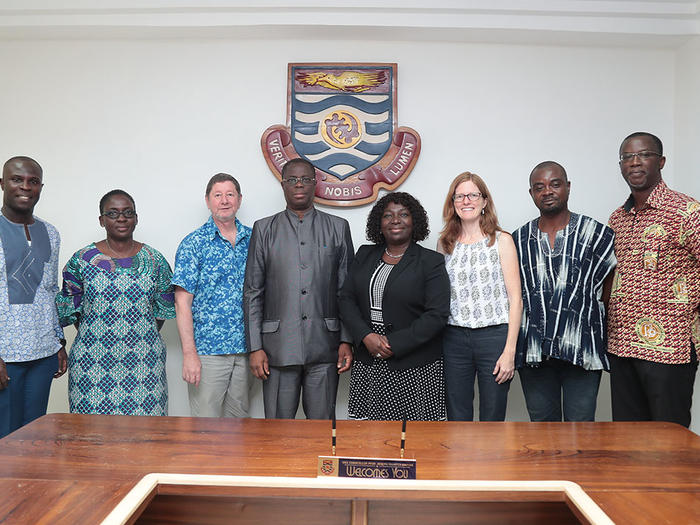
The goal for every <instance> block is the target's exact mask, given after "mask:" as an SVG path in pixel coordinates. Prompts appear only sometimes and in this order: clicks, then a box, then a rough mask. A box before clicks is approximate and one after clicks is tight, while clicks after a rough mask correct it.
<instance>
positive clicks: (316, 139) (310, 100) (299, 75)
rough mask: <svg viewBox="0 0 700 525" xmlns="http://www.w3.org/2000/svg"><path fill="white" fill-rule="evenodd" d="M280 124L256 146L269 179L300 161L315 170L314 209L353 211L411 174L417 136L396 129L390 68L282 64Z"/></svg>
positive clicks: (394, 67) (393, 74)
mask: <svg viewBox="0 0 700 525" xmlns="http://www.w3.org/2000/svg"><path fill="white" fill-rule="evenodd" d="M287 73H288V78H287V82H288V84H287V125H286V126H282V125H275V126H271V127H269V128H267V130H265V133H263V136H262V139H261V141H260V142H261V146H262V150H263V155H264V156H265V160H266V161H267V165H268V166H269V167H270V170H271V171H272V173H273V174H274V175H275V177H277V178H278V179H281V178H282V166H284V165H285V164H286V163H287V161H289V160H290V159H293V158H299V157H301V158H304V159H306V160H308V161H310V162H311V163H312V164H313V165H314V166H315V168H316V197H315V200H316V202H319V203H322V204H327V205H331V206H358V205H360V204H366V203H368V202H372V201H374V200H375V199H376V198H377V193H378V192H379V189H380V188H384V189H387V190H393V189H395V188H397V187H398V186H399V185H400V184H401V183H402V182H403V181H404V180H405V179H406V177H408V175H409V174H410V173H411V170H412V169H413V166H414V165H415V163H416V161H417V160H418V156H419V154H420V136H419V135H418V133H416V132H415V131H414V130H412V129H411V128H407V127H397V124H396V123H397V116H396V73H397V65H396V64H313V63H299V64H289V65H288V72H287Z"/></svg>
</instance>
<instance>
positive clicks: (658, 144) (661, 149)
mask: <svg viewBox="0 0 700 525" xmlns="http://www.w3.org/2000/svg"><path fill="white" fill-rule="evenodd" d="M636 137H649V138H650V139H651V140H653V141H654V143H655V144H656V147H657V149H658V150H659V151H657V153H658V154H659V155H661V156H663V154H664V145H663V143H662V142H661V139H660V138H659V137H657V136H656V135H652V134H651V133H649V132H647V131H635V132H634V133H631V134H629V135H627V136H626V137H625V139H624V140H623V141H622V143H621V144H620V151H622V144H624V143H625V142H627V141H628V140H629V139H634V138H636Z"/></svg>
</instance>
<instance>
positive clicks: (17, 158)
mask: <svg viewBox="0 0 700 525" xmlns="http://www.w3.org/2000/svg"><path fill="white" fill-rule="evenodd" d="M13 162H22V163H24V164H31V165H32V166H34V169H35V170H36V174H37V175H39V176H40V177H42V178H43V177H44V170H43V169H42V168H41V165H40V164H39V163H38V162H37V161H35V160H34V159H33V158H31V157H27V156H25V155H17V156H15V157H12V158H11V159H7V161H6V162H5V164H3V166H2V175H3V177H4V176H5V170H6V169H7V168H8V167H9V166H10V164H12V163H13Z"/></svg>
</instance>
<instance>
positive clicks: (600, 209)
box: [0, 38, 700, 429]
mask: <svg viewBox="0 0 700 525" xmlns="http://www.w3.org/2000/svg"><path fill="white" fill-rule="evenodd" d="M688 55H690V57H689V58H688V59H687V61H689V62H690V61H692V60H691V59H692V57H693V56H695V55H697V49H696V48H693V49H690V50H689V51H688ZM674 60H675V53H674V51H673V50H667V49H658V50H655V49H625V48H613V47H610V48H606V47H598V48H593V47H591V48H586V47H564V46H561V47H557V46H543V47H538V46H528V45H521V46H515V45H513V46H508V45H496V44H475V43H464V42H461V43H450V42H395V41H394V42H389V41H374V42H368V41H359V40H341V41H332V40H328V41H324V40H306V41H302V40H283V39H280V40H270V39H267V40H252V39H236V38H220V39H211V40H206V39H195V38H191V39H185V40H136V39H125V40H121V41H116V40H115V41H110V40H100V39H96V40H56V41H50V40H46V41H41V40H17V41H12V40H5V41H0V64H2V65H3V68H2V69H3V71H4V73H5V74H4V75H3V76H4V79H3V82H0V115H2V120H3V125H2V126H0V157H2V158H8V157H10V156H11V155H17V154H26V155H30V156H33V157H35V158H36V159H37V160H38V161H39V162H40V163H41V164H42V165H43V166H44V170H45V175H44V179H45V184H46V185H45V188H44V193H43V196H42V200H41V202H40V203H39V205H38V207H37V214H38V215H40V216H41V217H44V218H46V219H47V220H49V221H50V222H52V223H53V224H55V225H56V226H57V227H58V229H59V231H60V232H61V234H62V237H63V248H62V252H61V264H63V263H64V262H65V261H66V260H67V259H68V257H69V256H70V255H71V254H72V253H73V252H74V251H75V250H77V249H79V248H81V247H82V246H84V245H85V244H87V243H89V242H91V241H95V240H98V239H100V238H102V235H103V234H102V232H101V231H100V228H99V226H98V222H97V215H98V210H97V203H98V200H99V197H100V196H101V195H102V194H103V193H105V192H106V191H108V190H110V189H112V188H115V187H120V188H123V189H125V190H127V191H129V192H130V193H131V194H132V195H133V196H134V197H135V199H136V202H137V205H138V210H139V221H140V222H139V226H138V229H137V232H136V237H137V239H138V240H142V241H145V242H148V243H150V244H152V245H153V246H155V247H156V248H158V249H159V250H161V251H162V252H163V253H164V254H165V256H166V257H167V258H168V259H169V260H170V261H171V262H173V260H174V254H175V250H176V248H177V245H178V243H179V241H180V240H181V239H182V237H183V236H184V235H185V234H187V233H188V232H190V231H191V230H193V229H194V228H195V227H197V226H198V225H200V224H201V223H202V222H204V220H205V219H206V217H207V214H206V208H205V207H204V202H203V192H204V186H205V184H206V181H207V180H208V178H209V177H210V176H211V175H212V174H213V173H216V172H218V171H227V172H231V173H233V174H235V175H236V176H237V177H238V178H239V180H240V181H241V184H242V191H243V196H244V197H243V205H242V207H241V210H240V212H239V217H240V219H241V220H242V221H243V222H244V223H246V224H252V223H253V221H254V220H255V219H257V218H259V217H263V216H266V215H269V214H271V213H274V212H276V211H278V210H280V209H281V208H282V207H283V206H284V201H283V198H282V193H281V190H280V189H279V186H278V185H277V184H276V183H275V179H274V177H273V176H272V175H271V174H270V172H269V170H268V168H267V166H266V164H265V162H264V160H263V157H262V153H261V151H260V136H261V134H262V132H263V131H264V130H265V129H266V128H267V127H268V126H270V125H272V124H278V123H284V122H285V121H286V113H285V112H286V89H287V86H286V73H287V63H288V62H302V61H319V62H320V61H368V62H369V61H372V62H380V61H384V62H397V63H398V64H399V75H398V82H399V84H398V88H399V106H398V120H399V124H400V125H408V126H411V127H413V128H414V129H416V130H417V131H418V132H419V133H420V134H421V137H422V140H423V149H422V153H421V157H420V160H419V161H418V163H417V165H416V168H415V170H414V172H413V174H412V175H411V176H410V177H409V178H408V180H407V181H406V183H405V184H404V185H403V186H402V187H401V190H404V191H408V192H411V193H412V194H414V195H415V196H417V197H418V198H419V199H420V200H421V201H422V202H423V204H424V206H425V207H426V209H427V210H428V213H429V216H430V219H431V225H432V231H433V233H432V234H431V236H430V238H429V239H428V240H427V241H426V245H427V246H430V247H433V246H434V245H435V241H436V239H437V233H438V232H439V230H440V228H441V223H440V210H441V207H442V202H443V199H444V197H445V191H446V189H447V185H448V184H449V182H450V180H451V179H452V178H453V177H454V176H455V175H456V174H458V173H460V172H462V171H464V170H470V171H474V172H477V173H479V174H480V175H482V176H483V177H484V178H485V179H486V181H487V183H488V184H489V185H490V187H491V190H492V192H493V193H494V196H495V203H496V206H497V209H498V210H499V212H500V218H501V223H502V225H503V226H504V228H506V229H508V230H513V229H515V228H516V227H518V226H519V225H521V224H522V223H523V222H525V221H526V220H528V219H529V218H531V217H533V216H534V215H535V214H536V209H535V208H534V206H533V205H532V203H531V201H530V200H529V197H528V195H527V176H528V174H529V171H530V170H531V168H532V167H533V166H534V165H535V164H536V163H537V162H539V161H542V160H545V159H554V160H557V161H559V162H561V163H562V164H563V165H564V166H565V167H566V168H567V170H568V172H569V176H570V179H571V181H572V197H571V203H570V204H571V208H572V209H573V210H576V211H579V212H584V213H586V214H588V215H591V216H593V217H594V218H596V219H598V220H601V221H606V220H607V218H608V216H609V214H610V212H611V211H612V210H613V209H614V208H615V207H616V206H618V205H619V204H620V203H621V202H622V201H623V200H624V198H625V197H626V195H627V193H628V192H627V189H626V186H625V184H624V182H623V181H622V178H621V177H620V175H619V171H618V168H617V162H616V157H617V148H618V146H619V143H620V141H621V139H622V138H623V137H624V136H625V135H626V134H628V133H629V132H631V131H636V130H638V129H645V130H650V131H653V132H655V133H657V134H658V135H659V136H661V137H662V138H663V139H664V142H665V144H666V146H667V148H668V151H674V147H675V143H676V139H675V136H674V134H675V133H676V132H677V131H678V130H677V128H675V127H674V119H675V117H676V115H677V114H678V108H677V106H676V105H674V95H675V94H676V91H675V79H674V74H675V67H674ZM650 64H651V65H653V67H652V68H651V70H650V69H649V68H648V65H650ZM640 75H643V77H640ZM694 78H695V81H696V83H697V78H698V73H697V68H696V69H695V73H694ZM695 93H697V90H695ZM689 96H690V95H689ZM693 96H694V97H697V95H693ZM695 103H696V108H697V98H695ZM696 122H697V120H696ZM696 129H697V128H696ZM664 174H665V178H666V179H667V180H668V181H669V182H670V184H671V185H672V186H674V187H675V186H678V185H676V184H675V182H676V181H675V180H674V162H673V159H671V158H669V162H668V164H667V167H666V169H665V173H664ZM683 181H684V182H686V181H687V179H685V178H684V179H683ZM680 189H683V188H682V187H680ZM368 210H369V207H361V208H354V209H335V210H331V211H333V212H334V213H337V214H339V215H342V216H344V217H346V218H347V219H348V220H349V221H350V223H351V226H352V231H353V238H354V241H355V244H356V246H359V245H360V244H362V243H363V242H365V240H364V221H365V218H366V215H367V212H368ZM73 333H74V331H73V329H72V328H69V329H67V335H68V337H69V339H71V338H72V336H73ZM164 334H165V338H166V342H167V344H168V348H169V353H168V373H169V386H170V400H171V402H170V413H171V414H172V415H185V414H187V412H188V408H187V401H186V388H185V385H184V383H183V382H182V380H181V379H180V363H181V357H180V348H179V340H178V337H177V330H176V327H175V323H174V321H170V322H168V323H166V326H165V328H164ZM66 384H67V380H66V379H65V378H62V379H61V380H59V381H56V383H55V386H54V389H53V391H52V396H51V401H50V409H51V410H53V411H66V410H67V401H66V396H67V394H66ZM609 397H610V396H609V387H608V381H607V378H605V379H604V382H603V384H602V386H601V394H600V397H599V408H598V419H601V420H607V419H609V418H610V399H609ZM254 399H255V409H254V415H256V416H261V415H262V407H261V396H260V392H259V388H257V389H256V391H255V398H254ZM696 399H697V396H696ZM346 403H347V377H346V378H344V380H343V382H342V383H341V392H340V393H339V406H342V407H343V408H344V407H345V406H346ZM696 405H697V402H696ZM508 419H510V420H527V413H526V410H525V405H524V400H523V396H522V392H521V390H520V385H519V384H518V383H517V381H516V382H515V383H514V384H513V386H512V389H511V397H510V402H509V410H508ZM698 419H700V418H698V417H696V424H695V428H696V429H697V428H700V427H699V426H698V424H700V421H698Z"/></svg>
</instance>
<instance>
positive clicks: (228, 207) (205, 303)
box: [172, 173, 251, 417]
mask: <svg viewBox="0 0 700 525" xmlns="http://www.w3.org/2000/svg"><path fill="white" fill-rule="evenodd" d="M241 198H242V195H241V187H240V185H239V184H238V181H237V180H236V179H235V178H233V177H232V176H231V175H228V174H226V173H218V174H216V175H214V176H213V177H212V178H211V179H210V180H209V183H208V184H207V189H206V193H205V201H206V204H207V208H209V211H211V217H210V218H209V220H208V221H207V222H206V223H205V224H203V225H202V226H201V227H199V228H197V229H196V230H195V231H193V232H192V233H190V234H189V235H188V236H187V237H185V238H184V239H183V241H182V242H181V243H180V246H179V247H178V249H177V255H176V256H175V272H174V274H173V279H172V283H173V285H175V311H176V314H177V329H178V332H179V333H180V340H181V342H182V357H183V361H182V378H183V379H184V380H185V381H187V383H188V393H189V399H190V410H191V413H192V415H193V416H200V417H221V416H224V417H248V410H249V399H248V391H249V388H250V384H251V374H250V369H249V366H248V354H247V351H246V342H245V331H244V328H243V278H244V276H245V266H246V259H247V258H248V243H249V242H250V228H248V227H247V226H244V225H243V224H241V222H240V221H239V220H238V219H237V218H236V213H237V212H238V208H239V207H240V205H241Z"/></svg>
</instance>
